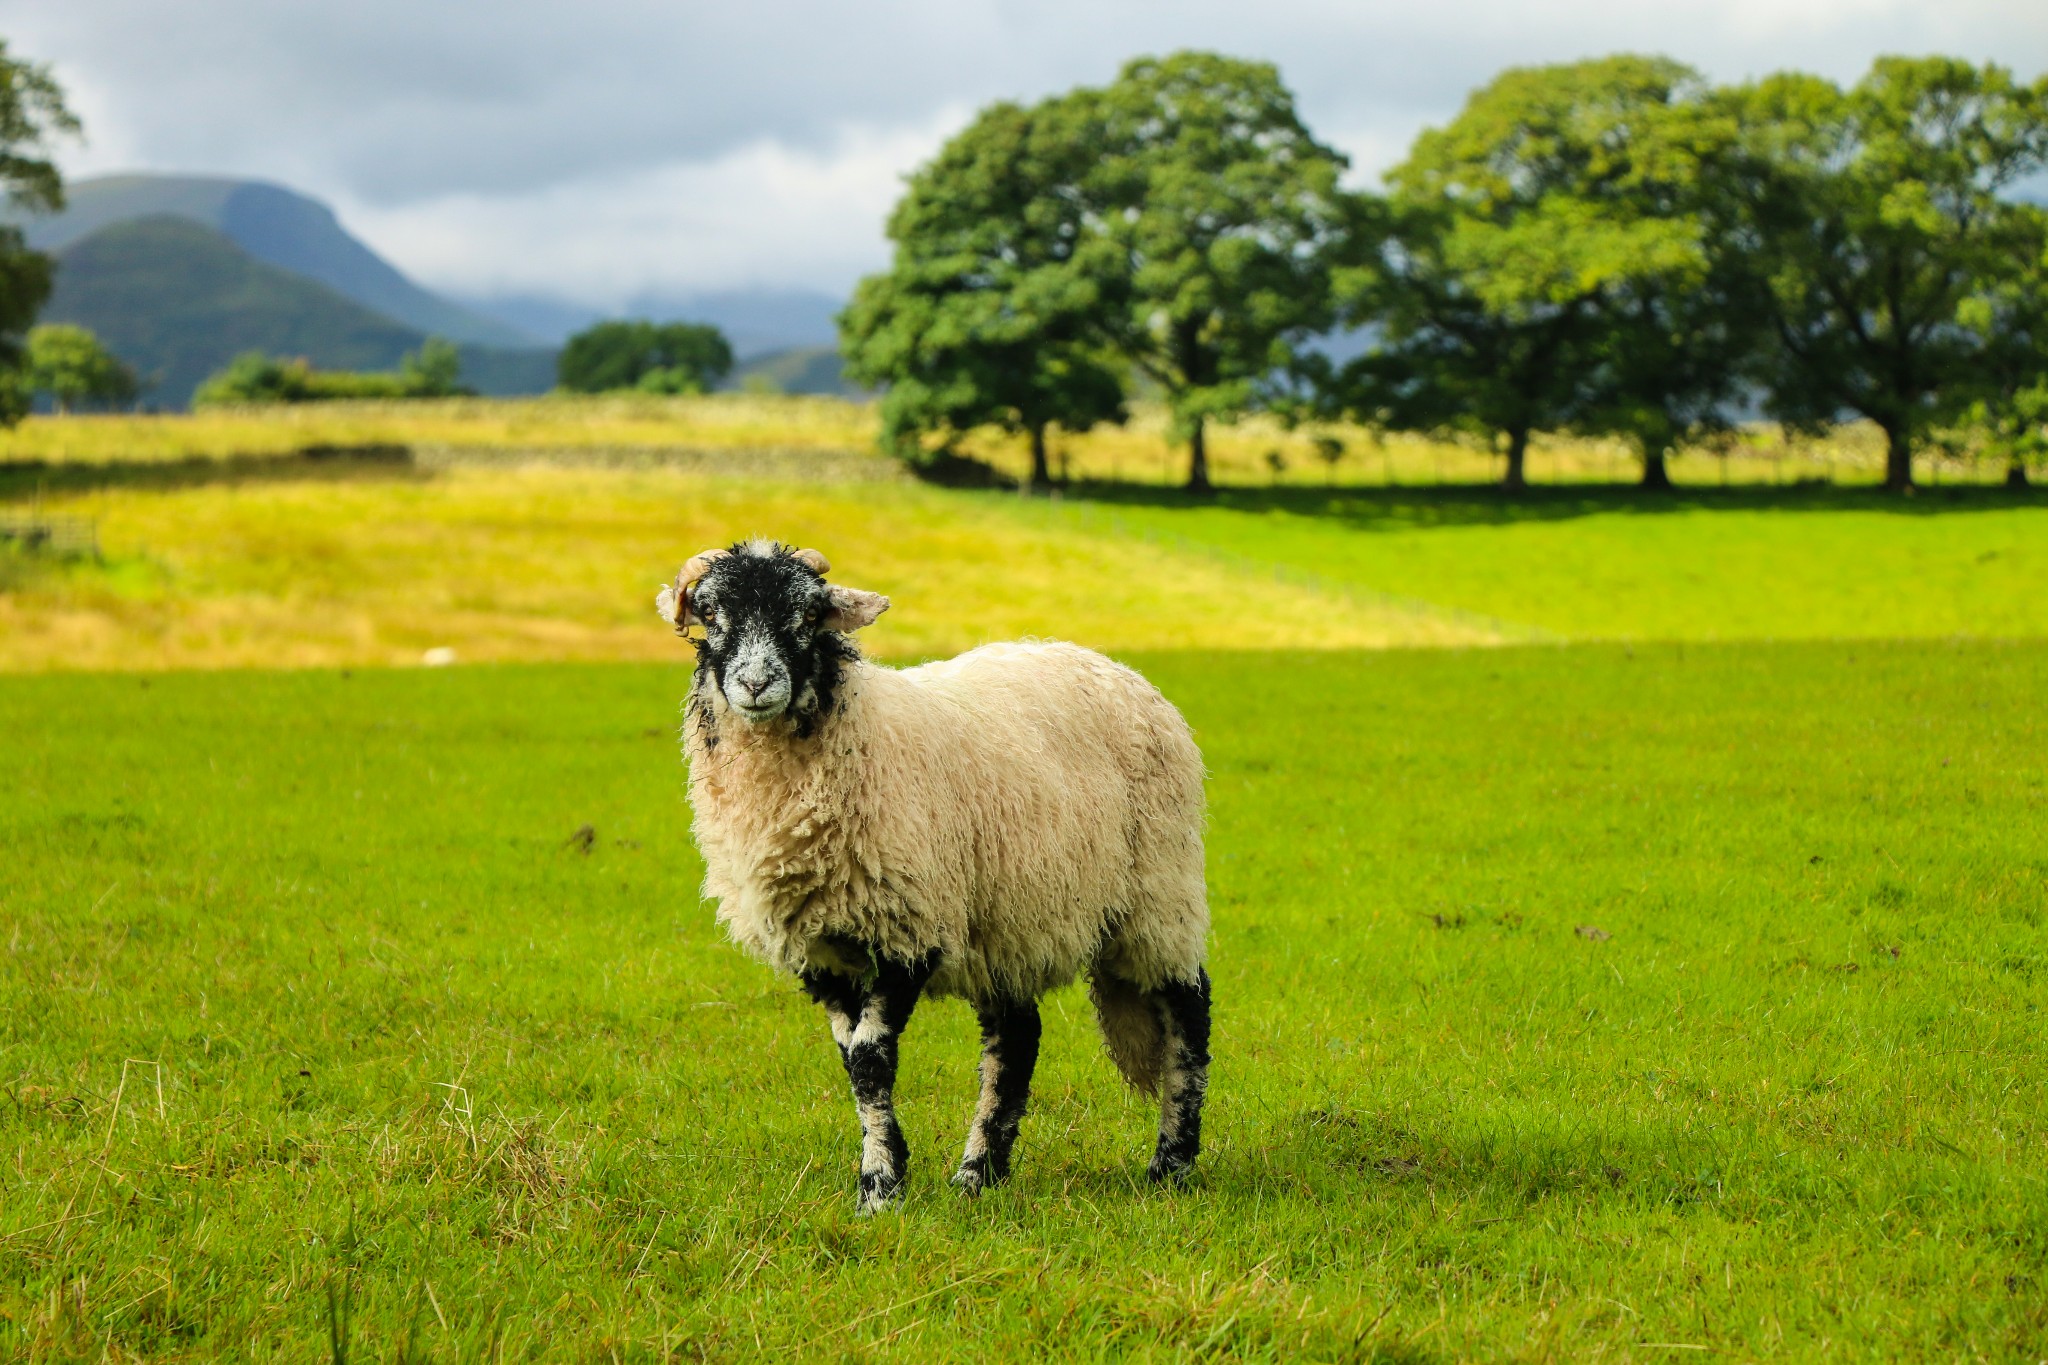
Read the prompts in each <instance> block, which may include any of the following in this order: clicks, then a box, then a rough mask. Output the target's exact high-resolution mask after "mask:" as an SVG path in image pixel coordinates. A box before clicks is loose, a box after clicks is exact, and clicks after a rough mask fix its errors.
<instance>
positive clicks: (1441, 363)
mask: <svg viewBox="0 0 2048 1365" xmlns="http://www.w3.org/2000/svg"><path fill="white" fill-rule="evenodd" d="M1728 136H1729V134H1728V132H1727V125H1726V120H1725V117H1721V116H1718V113H1717V111H1713V110H1711V109H1710V108H1709V107H1708V104H1707V100H1706V87H1705V85H1704V83H1703V82H1702V81H1701V80H1700V79H1699V77H1698V76H1697V75H1696V74H1695V73H1693V72H1692V71H1690V70H1688V69H1687V68H1685V67H1683V66H1680V65H1678V64H1677V63H1675V62H1671V61H1667V60H1664V59H1661V58H1655V57H1637V56H1617V57H1608V58H1602V59H1599V60H1595V61H1585V62H1575V63H1570V64H1566V65H1561V66H1548V67H1530V68H1522V69H1515V70H1510V71H1506V72H1503V73H1502V74H1501V75H1500V76H1499V77H1497V78H1496V79H1495V80H1494V81H1492V82H1491V83H1490V84H1488V85H1486V86H1485V87H1483V88H1481V89H1480V90H1478V91H1476V92H1475V93H1474V94H1473V95H1472V97H1471V98H1470V99H1469V100H1468V101H1467V103H1466V105H1465V107H1464V109H1463V110H1461V111H1460V113H1459V114H1458V116H1457V117H1456V118H1455V119H1453V120H1452V121H1451V122H1450V123H1449V124H1448V125H1446V126H1445V127H1443V128H1440V129H1434V130H1431V131H1428V132H1425V133H1424V134H1423V135H1422V136H1421V137H1420V138H1418V139H1417V141H1416V144H1415V147H1414V149H1413V151H1412V152H1411V153H1410V155H1409V157H1408V159H1407V160H1406V161H1405V162H1404V163H1402V164H1401V165H1400V166H1399V167H1397V168H1396V169H1395V170H1394V171H1393V172H1392V173H1391V174H1390V176H1389V177H1388V180H1389V195H1388V200H1387V203H1386V205H1385V207H1384V211H1383V213H1382V215H1381V217H1380V219H1379V224H1380V225H1379V229H1378V230H1377V231H1376V232H1373V233H1371V234H1369V235H1368V236H1367V239H1366V242H1367V245H1368V246H1369V248H1370V249H1369V251H1368V252H1367V254H1366V257H1367V259H1366V265H1365V267H1364V268H1363V269H1361V270H1359V271H1357V272H1356V273H1354V274H1349V275H1347V276H1345V277H1344V278H1345V280H1346V285H1345V287H1344V289H1343V295H1344V302H1345V313H1346V317H1347V320H1348V321H1350V322H1351V323H1352V324H1353V325H1356V326H1368V327H1372V328H1374V329H1376V332H1377V344H1376V345H1375V346H1373V348H1372V349H1370V350H1369V351H1368V352H1367V353H1366V354H1365V355H1364V356H1362V357H1360V358H1359V359H1358V360H1357V361H1356V362H1354V363H1353V364H1352V365H1351V366H1349V367H1348V368H1347V369H1346V371H1345V372H1344V373H1343V375H1342V376H1341V378H1340V379H1339V380H1338V382H1337V384H1336V386H1335V387H1336V391H1337V394H1338V401H1339V405H1340V406H1343V407H1347V408H1349V409H1350V410H1351V411H1352V412H1354V413H1355V414H1357V415H1359V416H1361V417H1363V418H1365V419H1366V420H1369V421H1373V422H1377V423H1381V424H1385V425H1392V426H1397V427H1407V428H1415V429H1423V430H1453V431H1455V430H1465V431H1469V432H1473V433H1475V434H1480V435H1483V436H1485V437H1486V438H1488V439H1490V440H1491V441H1492V442H1493V443H1494V444H1495V445H1496V446H1498V447H1499V448H1502V449H1503V450H1504V451H1505V454H1506V457H1507V461H1506V475H1505V481H1506V483H1507V485H1508V486H1509V487H1520V486H1522V485H1523V483H1524V481H1525V461H1526V454H1527V450H1528V444H1529V438H1530V436H1531V434H1532V433H1534V432H1535V431H1538V430H1544V429H1563V428H1573V429H1578V430H1591V431H1598V432H1605V433H1612V434H1618V435H1621V436H1624V437H1626V438H1628V439H1629V440H1630V441H1631V442H1632V443H1633V444H1634V445H1635V446H1636V448H1637V450H1638V451H1639V453H1640V454H1641V456H1642V460H1643V477H1644V481H1645V483H1647V484H1650V485H1652V486H1662V485H1664V484H1666V483H1668V477H1667V475H1666V472H1665V456H1666V454H1667V453H1668V452H1669V451H1670V449H1671V448H1672V447H1673V446H1674V445H1675V444H1677V443H1678V442H1679V441H1680V440H1681V439H1683V438H1684V437H1686V436H1687V435H1689V434H1692V433H1694V432H1696V431H1698V430H1700V429H1701V428H1703V427H1706V426H1710V425H1713V424H1714V423H1716V422H1717V421H1718V420H1719V419H1720V414H1721V413H1722V412H1723V411H1724V410H1725V409H1726V407H1727V406H1728V404H1729V402H1730V401H1731V399H1732V398H1733V396H1734V390H1735V375H1736V373H1737V366H1738V364H1739V361H1740V359H1741V355H1742V353H1743V351H1744V349H1745V347H1746V346H1747V345H1748V344H1749V326H1748V320H1749V319H1750V318H1751V317H1752V316H1753V314H1752V313H1751V311H1750V310H1747V309H1745V308H1744V307H1742V306H1741V291H1740V289H1739V288H1738V281H1737V280H1736V279H1735V277H1733V276H1732V275H1730V273H1729V272H1727V271H1725V270H1723V269H1721V268H1720V264H1719V256H1718V253H1717V251H1716V250H1715V241H1714V234H1713V219H1712V217H1711V215H1710V213H1709V212H1708V210H1709V208H1710V207H1711V204H1710V199H1711V195H1710V191H1709V189H1708V188H1707V186H1708V183H1709V177H1708V176H1707V175H1706V174H1705V171H1706V168H1707V167H1708V166H1709V165H1710V164H1711V163H1712V162H1713V160H1714V158H1715V157H1716V156H1717V155H1718V154H1719V153H1720V151H1721V149H1722V148H1724V147H1725V144H1726V142H1727V139H1728Z"/></svg>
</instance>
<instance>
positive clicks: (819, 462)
mask: <svg viewBox="0 0 2048 1365" xmlns="http://www.w3.org/2000/svg"><path fill="white" fill-rule="evenodd" d="M412 460H413V463H414V464H415V465H416V466H418V467H419V468H421V469H427V470H441V469H458V468H465V467H467V468H490V469H505V468H518V467H520V466H525V465H545V466H549V467H553V468H565V469H612V470H651V469H664V470H674V471H678V472H681V473H687V474H706V475H712V476H716V477H722V478H749V479H774V480H789V481H791V482H801V483H901V482H904V481H906V480H908V479H909V478H910V474H909V472H908V471H907V470H905V469H904V467H903V466H902V465H901V464H900V463H898V462H897V461H895V460H891V459H887V458H885V457H883V456H880V455H873V454H866V453H863V452H861V451H857V450H829V449H828V450H815V449H806V448H804V447H801V446H746V447H732V448H718V447H711V446H636V445H602V446H469V445H417V446H414V447H413V448H412Z"/></svg>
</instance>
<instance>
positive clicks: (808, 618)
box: [804, 607, 818, 626]
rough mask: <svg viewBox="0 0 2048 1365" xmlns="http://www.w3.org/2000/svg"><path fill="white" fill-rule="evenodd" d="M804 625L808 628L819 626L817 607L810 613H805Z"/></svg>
mask: <svg viewBox="0 0 2048 1365" xmlns="http://www.w3.org/2000/svg"><path fill="white" fill-rule="evenodd" d="M804 624H805V625H807V626H815V625H817V624H818V609H817V608H816V607H812V608H811V609H810V610H809V611H807V612H805V613H804Z"/></svg>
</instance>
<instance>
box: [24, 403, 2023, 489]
mask: <svg viewBox="0 0 2048 1365" xmlns="http://www.w3.org/2000/svg"><path fill="white" fill-rule="evenodd" d="M880 430H881V422H880V418H879V416H878V414H877V412H876V410H875V405H874V404H873V403H871V402H859V401H853V400H848V399H843V398H824V397H795V396H778V395H761V394H738V393H720V394H708V395H703V396H694V397H678V398H664V397H660V396H656V395H648V394H613V395H602V396H595V397H593V396H587V395H572V394H548V395H545V396H542V397H538V398H465V399H446V400H432V401H411V402H361V403H355V402H350V403H307V404H299V405H295V406H279V407H264V408H237V409H211V410H208V411H205V412H200V413H189V414H188V413H167V414H156V415H149V416H141V415H122V414H114V415H101V416H82V417H31V418H29V419H28V420H27V421H24V422H23V423H22V424H21V425H20V426H18V427H16V428H14V429H13V430H11V431H5V430H0V464H4V463H6V462H9V461H44V462H48V463H54V464H106V463H111V462H134V463H143V464H151V463H162V462H169V461H176V460H194V459H202V460H211V459H227V458H247V457H251V456H256V457H261V456H268V455H289V454H293V453H295V452H298V451H301V450H305V449H308V448H315V447H323V446H324V447H342V448H350V447H366V446H403V447H406V448H408V449H411V450H414V451H416V452H420V453H423V454H426V455H429V456H432V455H435V454H440V453H447V454H453V455H456V456H460V455H461V454H462V452H486V451H534V452H542V451H562V452H590V451H600V450H609V451H634V450H667V451H679V450H680V451H697V452H711V453H715V452H744V451H762V452H776V453H781V454H785V455H788V454H803V453H816V454H841V455H872V454H875V453H876V441H877V439H878V437H879V434H880ZM1321 436H1334V437H1335V438H1337V439H1338V440H1339V441H1341V442H1342V443H1343V454H1342V456H1341V458H1340V459H1338V460H1337V461H1336V463H1335V464H1334V465H1333V464H1331V463H1328V462H1326V461H1324V460H1323V459H1322V458H1320V456H1319V453H1318V450H1317V447H1316V440H1317V438H1318V437H1321ZM961 446H962V449H963V450H965V451H966V452H967V453H969V454H971V455H974V456H975V457H977V458H979V459H983V460H986V461H988V462H989V463H991V464H994V465H996V466H997V467H998V468H1001V469H1003V470H1004V471H1006V472H1008V473H1010V474H1012V475H1021V474H1023V473H1025V472H1026V471H1027V470H1028V469H1029V466H1030V460H1029V455H1028V452H1027V448H1026V446H1025V443H1024V440H1023V438H1022V437H1019V436H1012V435H1006V434H1005V433H1003V432H1000V431H995V430H984V431H977V432H974V433H972V434H970V435H969V436H968V437H967V438H966V439H965V440H964V441H963V442H962V443H961ZM1052 446H1053V456H1054V465H1055V469H1056V470H1059V469H1064V471H1065V472H1066V474H1067V475H1069V476H1071V477H1073V478H1076V479H1096V480H1108V481H1114V482H1124V483H1159V484H1168V485H1178V484H1180V483H1181V482H1183V481H1184V480H1185V479H1186V476H1187V451H1186V449H1185V448H1184V447H1183V446H1181V445H1180V444H1178V443H1177V442H1175V441H1173V440H1172V438H1171V435H1170V433H1169V431H1168V427H1167V419H1166V413H1165V411H1164V410H1163V409H1162V408H1161V407H1159V405H1157V404H1145V403H1141V404H1137V405H1135V407H1134V409H1133V413H1132V417H1131V420H1130V422H1129V423H1128V424H1127V425H1125V426H1122V427H1098V428H1096V429H1095V430H1093V431H1090V432H1085V433H1081V434H1078V435H1061V434H1055V436H1054V438H1053V442H1052ZM1883 454H1884V450H1883V440H1882V438H1881V437H1880V436H1878V435H1877V434H1876V432H1875V430H1874V429H1873V428H1870V427H1869V426H1868V424H1855V425H1851V426H1847V427H1844V428H1842V429H1841V430H1840V431H1838V432H1835V433H1833V434H1831V435H1830V436H1829V437H1827V438H1826V439H1824V440H1817V441H1815V440H1800V439H1792V440H1788V439H1787V438H1786V437H1785V436H1784V435H1783V433H1781V432H1779V431H1778V430H1777V429H1776V428H1773V427H1769V426H1760V427H1757V428H1755V429H1752V430H1749V431H1745V432H1744V433H1743V434H1742V435H1741V436H1740V437H1739V438H1738V439H1735V440H1733V441H1730V442H1728V443H1726V444H1724V445H1723V446H1721V447H1720V448H1718V449H1717V450H1705V449H1700V450H1688V451H1683V452H1680V453H1679V454H1678V455H1677V456H1675V457H1674V459H1673V461H1672V474H1673V477H1674V478H1677V479H1678V480H1680V481H1681V482H1686V483H1716V482H1720V481H1723V480H1726V481H1728V482H1732V483H1759V482H1762V483H1771V482H1791V481H1793V480H1796V479H1802V478H1803V479H1814V478H1826V479H1835V480H1839V481H1842V482H1870V481H1874V480H1875V479H1876V478H1877V477H1878V476H1879V474H1880V473H1881V471H1882V469H1883ZM1275 456H1277V457H1278V464H1277V465H1276V464H1275V463H1274V458H1273V457H1275ZM1724 457H1725V458H1724ZM877 458H880V457H879V456H878V457H877ZM1209 459H1210V466H1211V471H1212V476H1213V477H1214V478H1215V480H1216V481H1217V482H1218V483H1223V484H1237V485H1265V484H1282V485H1321V484H1325V483H1335V484H1337V485H1340V486H1344V485H1354V486H1355V485H1366V486H1374V485H1383V484H1389V483H1398V484H1419V483H1444V482H1456V483H1484V482H1489V481H1491V480H1494V479H1497V478H1499V477H1500V474H1501V468H1502V462H1501V457H1500V456H1498V455H1497V454H1494V453H1492V452H1489V451H1486V450H1483V449H1480V448H1478V447H1476V446H1473V445H1468V444H1459V443H1456V442H1451V441H1440V440H1433V439H1430V438H1427V437H1422V436H1409V435H1399V434H1391V435H1382V434H1379V433H1375V432H1371V431H1368V430H1366V429H1364V428H1361V427H1356V426H1351V425H1346V424H1338V425H1326V426H1320V427H1317V428H1314V429H1313V430H1309V429H1300V430H1289V429H1287V428H1285V427H1283V426H1282V425H1281V424H1280V423H1278V422H1277V421H1275V420H1273V419H1272V418H1270V417H1250V418H1247V419H1246V420H1244V421H1242V422H1237V423H1232V424H1228V425H1215V426H1211V427H1210V429H1209ZM1636 469H1637V465H1636V459H1635V456H1634V455H1633V454H1632V453H1631V452H1630V451H1629V450H1628V449H1627V448H1626V447H1625V445H1624V444H1623V443H1621V442H1619V441H1599V440H1586V439H1581V438H1577V437H1567V436H1546V435H1539V436H1538V437H1537V438H1536V439H1535V441H1534V443H1533V445H1532V448H1531V451H1530V458H1529V476H1530V478H1531V480H1532V481H1534V482H1538V483H1559V482H1564V483H1572V482H1588V481H1591V482H1624V483H1625V482H1628V481H1630V480H1632V479H1633V478H1634V477H1635V476H1636ZM2002 474H2003V466H2002V465H2001V466H1997V467H1995V468H1994V467H1993V465H1992V464H1985V465H1983V466H1982V467H1977V468H1971V469H1967V470H1966V469H1964V468H1962V467H1961V466H1953V465H1951V466H1949V467H1945V468H1937V467H1936V466H1935V464H1934V463H1933V462H1932V461H1931V460H1930V461H1929V462H1927V470H1926V476H1927V477H1930V478H1937V479H1939V478H1944V477H1946V478H1948V479H1950V480H1955V479H1995V478H1997V477H2001V476H2002Z"/></svg>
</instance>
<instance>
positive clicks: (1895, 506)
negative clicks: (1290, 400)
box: [1061, 483, 2048, 530]
mask: <svg viewBox="0 0 2048 1365" xmlns="http://www.w3.org/2000/svg"><path fill="white" fill-rule="evenodd" d="M1061 496H1062V497H1063V498H1064V499H1065V500H1067V501H1070V502H1079V503H1086V504H1089V505H1092V506H1095V507H1099V508H1103V509H1115V508H1134V509H1146V510H1161V511H1189V510H1198V509H1201V508H1209V507H1221V508H1227V509H1230V510H1232V511H1238V512H1284V513H1288V514H1290V515H1294V516H1302V517H1315V518H1320V519H1323V520H1328V521H1333V522H1338V523H1341V524H1343V525H1346V526H1349V527H1351V528H1353V529H1356V530H1404V529H1409V528H1413V527H1428V526H1472V525H1507V524H1510V523H1514V522H1542V521H1569V520H1572V519H1574V518H1578V517H1589V516H1602V515H1612V514H1615V513H1625V514H1632V515H1645V516H1656V515H1666V514H1670V513H1674V512H1785V513H1801V512H1848V511H1855V512H1883V513H1887V514H1890V515H1894V516H1923V517H1924V516H1941V515H1947V514H1952V513H1962V512H1992V511H2003V510H2005V509H2008V508H2014V507H2048V489H2028V488H2020V489H2012V488H2005V487H1997V486H1991V485H1949V486H1934V487H1925V488H1917V489H1915V490H1914V491H1913V492H1911V493H1907V494H1898V493H1887V492H1885V491H1884V490H1883V489H1880V488H1875V487H1856V486H1849V487H1844V486H1841V485H1835V484H1826V483H1805V484H1782V485H1755V484H1751V485H1737V486H1732V487H1726V488H1723V487H1691V488H1674V489H1669V490H1664V491H1653V490H1649V489H1644V488H1639V487H1637V486H1635V485H1633V484H1568V485H1551V486H1541V485H1539V486H1536V487H1532V488H1527V489H1523V490H1520V491H1518V492H1513V493H1511V492H1509V491H1507V490H1506V489H1503V488H1501V487H1499V486H1497V485H1492V484H1469V483H1464V484H1400V485H1395V486H1393V487H1371V488H1359V487H1352V488H1331V489H1323V488H1224V489H1219V490H1217V491H1216V492H1215V493H1214V494H1212V495H1210V496H1208V497H1195V496H1191V495H1189V494H1188V493H1185V492H1182V491H1181V490H1179V489H1173V488H1162V487H1160V486H1158V485H1156V484H1113V483H1076V484H1073V485H1070V486H1068V487H1067V488H1065V489H1063V490H1062V491H1061Z"/></svg>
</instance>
